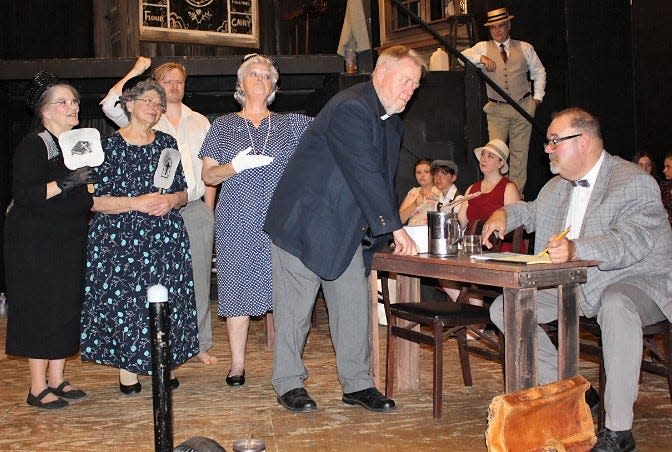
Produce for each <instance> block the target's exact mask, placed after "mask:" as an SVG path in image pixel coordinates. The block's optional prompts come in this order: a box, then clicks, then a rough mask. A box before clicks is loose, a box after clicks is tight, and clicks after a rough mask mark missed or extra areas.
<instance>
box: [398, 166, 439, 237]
mask: <svg viewBox="0 0 672 452" xmlns="http://www.w3.org/2000/svg"><path fill="white" fill-rule="evenodd" d="M431 165H432V160H431V159H429V158H426V157H425V158H421V159H418V161H416V162H415V167H414V169H413V171H414V172H415V180H416V181H418V185H419V186H418V187H413V188H411V189H410V190H409V191H408V194H407V195H406V197H405V198H404V200H403V202H402V203H401V206H400V207H399V217H400V218H401V222H402V223H403V224H406V223H407V222H408V225H409V226H417V225H423V224H427V211H429V210H436V203H437V201H438V200H439V197H440V196H441V192H439V190H438V189H437V188H436V187H434V181H433V179H432V170H431Z"/></svg>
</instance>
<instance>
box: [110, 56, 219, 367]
mask: <svg viewBox="0 0 672 452" xmlns="http://www.w3.org/2000/svg"><path fill="white" fill-rule="evenodd" d="M151 64H152V61H151V60H150V59H149V58H145V57H139V58H138V60H137V61H136V62H135V65H134V66H133V68H132V69H131V70H130V71H129V72H128V74H126V75H125V76H124V78H122V79H121V80H119V81H118V82H117V83H116V84H115V85H114V86H113V87H112V89H110V91H109V93H108V94H107V96H106V97H105V98H104V99H103V100H102V101H101V103H100V104H101V106H102V109H103V112H104V113H105V115H106V116H107V117H108V118H110V119H111V120H112V121H114V122H115V123H116V124H117V125H118V126H119V127H123V126H125V125H126V124H128V118H127V117H126V114H125V113H124V111H123V110H122V108H121V106H120V105H119V103H118V100H119V96H120V95H121V92H122V89H123V86H124V84H125V83H126V82H127V81H128V80H130V79H132V78H133V77H137V76H140V75H142V74H143V73H144V72H145V71H146V70H147V69H149V67H150V66H151ZM153 77H154V79H156V81H157V82H159V84H160V85H161V86H162V87H163V89H164V90H165V91H166V99H167V105H166V111H165V112H164V113H163V115H161V119H159V122H158V123H157V124H156V125H155V126H154V128H155V129H156V130H160V131H162V132H165V133H167V134H170V135H171V136H173V137H174V138H175V140H176V141H177V147H178V150H179V151H180V157H181V162H182V168H183V170H184V176H185V178H186V181H187V193H188V202H187V204H186V205H185V206H184V207H183V208H182V209H181V210H180V214H182V218H183V219H184V224H185V226H186V228H187V233H188V235H189V244H190V251H191V258H192V265H193V273H194V275H193V276H194V286H195V287H194V291H195V293H196V311H197V318H198V339H199V344H200V345H199V354H198V359H199V360H200V361H201V362H202V363H204V364H213V363H215V362H217V358H216V357H215V356H214V355H210V354H209V353H208V350H209V349H210V348H211V347H212V319H211V313H210V275H211V273H210V272H211V268H212V245H213V239H214V222H215V220H214V214H213V210H214V206H215V195H216V188H215V187H210V186H206V185H205V184H204V183H203V180H202V179H201V169H202V167H203V162H202V161H201V159H199V158H198V152H199V151H200V150H201V145H202V144H203V140H204V139H205V135H206V134H207V133H208V130H209V129H210V122H209V121H208V119H207V118H206V117H205V116H203V115H202V114H200V113H197V112H195V111H193V110H192V109H190V108H189V107H187V106H186V105H184V104H183V103H182V99H183V98H184V85H185V83H186V80H187V71H186V69H185V68H184V66H182V65H181V64H179V63H165V64H162V65H161V66H159V67H158V68H156V70H155V71H154V74H153ZM201 198H203V199H201Z"/></svg>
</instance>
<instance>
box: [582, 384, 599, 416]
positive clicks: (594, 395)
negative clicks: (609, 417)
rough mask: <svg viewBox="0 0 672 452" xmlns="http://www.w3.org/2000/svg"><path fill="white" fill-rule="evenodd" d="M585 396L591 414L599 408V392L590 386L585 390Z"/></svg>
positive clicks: (595, 412)
mask: <svg viewBox="0 0 672 452" xmlns="http://www.w3.org/2000/svg"><path fill="white" fill-rule="evenodd" d="M585 397H586V403H587V404H588V406H589V407H590V411H591V412H592V413H593V414H597V410H599V409H600V394H599V393H598V392H597V391H596V390H595V388H593V387H592V386H591V387H590V388H588V390H587V391H586V394H585Z"/></svg>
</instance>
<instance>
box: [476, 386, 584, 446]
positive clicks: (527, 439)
mask: <svg viewBox="0 0 672 452" xmlns="http://www.w3.org/2000/svg"><path fill="white" fill-rule="evenodd" d="M589 387H590V384H589V383H588V381H586V379H585V378H583V377H582V376H580V375H579V376H576V377H573V378H570V379H567V380H560V381H557V382H555V383H551V384H548V385H542V386H536V387H534V388H529V389H524V390H522V391H518V392H514V393H511V394H504V395H499V396H496V397H494V398H493V399H492V403H490V408H489V409H488V429H487V432H486V436H485V441H486V443H487V445H488V450H489V451H492V452H504V451H506V452H517V451H521V452H522V451H525V452H528V451H539V452H541V451H549V452H550V451H558V452H560V451H586V450H590V448H591V446H592V445H593V444H594V443H595V441H596V438H595V431H594V428H593V418H592V415H591V413H590V408H589V407H588V404H586V402H585V395H584V394H585V392H586V390H587V389H588V388H589Z"/></svg>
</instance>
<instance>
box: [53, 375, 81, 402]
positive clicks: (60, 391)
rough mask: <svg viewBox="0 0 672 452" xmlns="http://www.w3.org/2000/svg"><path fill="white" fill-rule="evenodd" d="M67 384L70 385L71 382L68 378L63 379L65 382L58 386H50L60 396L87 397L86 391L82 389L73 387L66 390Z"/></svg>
mask: <svg viewBox="0 0 672 452" xmlns="http://www.w3.org/2000/svg"><path fill="white" fill-rule="evenodd" d="M66 386H70V383H69V382H68V380H63V383H61V384H60V385H58V387H56V388H51V387H50V388H49V390H50V391H51V392H52V393H54V395H57V396H59V397H63V398H64V399H72V400H76V399H83V398H84V397H86V392H84V391H82V390H81V389H71V390H69V391H64V390H63V389H65V387H66Z"/></svg>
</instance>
